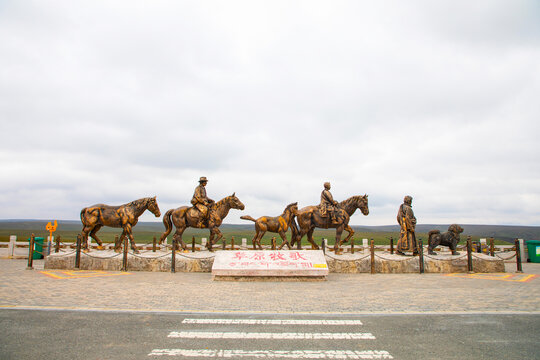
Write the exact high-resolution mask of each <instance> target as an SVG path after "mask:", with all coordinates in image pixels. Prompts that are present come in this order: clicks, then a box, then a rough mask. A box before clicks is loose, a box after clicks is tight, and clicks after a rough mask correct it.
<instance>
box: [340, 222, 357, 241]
mask: <svg viewBox="0 0 540 360" xmlns="http://www.w3.org/2000/svg"><path fill="white" fill-rule="evenodd" d="M343 230H345V231H347V232H348V233H349V235H347V237H346V238H345V240H343V241H342V243H346V242H348V241H349V240H350V239H351V238H352V236H353V235H354V230H353V228H352V227H350V226H349V224H347V225H345V228H344V229H343Z"/></svg>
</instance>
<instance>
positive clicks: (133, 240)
mask: <svg viewBox="0 0 540 360" xmlns="http://www.w3.org/2000/svg"><path fill="white" fill-rule="evenodd" d="M124 231H125V232H126V234H127V236H128V237H129V242H130V243H131V249H132V250H133V253H134V254H138V253H139V250H138V249H137V246H136V245H135V238H134V237H133V233H132V232H131V224H126V225H125V226H124Z"/></svg>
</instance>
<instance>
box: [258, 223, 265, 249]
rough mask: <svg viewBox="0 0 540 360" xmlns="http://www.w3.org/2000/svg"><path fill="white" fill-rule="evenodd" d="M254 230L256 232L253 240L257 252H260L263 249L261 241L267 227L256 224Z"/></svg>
mask: <svg viewBox="0 0 540 360" xmlns="http://www.w3.org/2000/svg"><path fill="white" fill-rule="evenodd" d="M255 229H256V230H257V234H256V236H257V239H256V240H255V242H256V244H257V245H258V246H259V250H262V249H263V247H262V245H261V241H262V238H263V236H264V234H265V233H266V232H267V231H268V226H266V224H262V223H258V224H256V226H255Z"/></svg>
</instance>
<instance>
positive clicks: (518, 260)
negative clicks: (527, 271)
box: [515, 238, 523, 273]
mask: <svg viewBox="0 0 540 360" xmlns="http://www.w3.org/2000/svg"><path fill="white" fill-rule="evenodd" d="M515 244H516V265H517V270H516V272H517V273H522V272H523V268H522V267H521V247H520V246H519V239H517V238H516V241H515Z"/></svg>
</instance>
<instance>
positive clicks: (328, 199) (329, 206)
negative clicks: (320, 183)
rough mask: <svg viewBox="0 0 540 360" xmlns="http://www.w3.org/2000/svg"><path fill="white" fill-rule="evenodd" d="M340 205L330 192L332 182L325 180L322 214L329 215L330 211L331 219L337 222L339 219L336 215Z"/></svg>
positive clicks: (333, 222)
mask: <svg viewBox="0 0 540 360" xmlns="http://www.w3.org/2000/svg"><path fill="white" fill-rule="evenodd" d="M337 206H338V202H337V201H334V197H333V196H332V193H331V192H330V183H329V182H325V183H324V190H323V191H322V193H321V204H320V208H321V215H322V216H323V217H326V216H328V213H330V220H331V221H332V224H337V223H338V219H337V215H336V212H337V211H336V210H337V209H336V207H337Z"/></svg>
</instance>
